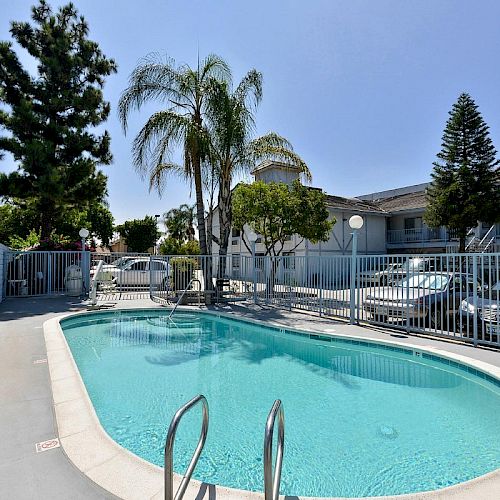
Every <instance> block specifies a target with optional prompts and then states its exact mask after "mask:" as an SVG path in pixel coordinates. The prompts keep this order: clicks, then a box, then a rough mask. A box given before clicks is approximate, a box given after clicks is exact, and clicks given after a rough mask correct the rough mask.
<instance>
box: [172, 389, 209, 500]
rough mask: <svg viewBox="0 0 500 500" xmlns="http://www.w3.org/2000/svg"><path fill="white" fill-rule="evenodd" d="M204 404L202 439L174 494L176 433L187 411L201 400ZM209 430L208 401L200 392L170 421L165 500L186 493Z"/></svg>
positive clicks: (175, 498)
mask: <svg viewBox="0 0 500 500" xmlns="http://www.w3.org/2000/svg"><path fill="white" fill-rule="evenodd" d="M200 401H201V402H202V404H203V422H202V424H201V433H200V439H199V441H198V445H197V446H196V450H195V451H194V454H193V458H192V459H191V462H189V466H188V468H187V469H186V472H185V473H184V476H183V478H182V481H181V484H180V485H179V488H178V489H177V492H176V493H175V496H174V457H173V455H174V441H175V433H176V432H177V427H178V426H179V422H180V421H181V419H182V417H183V416H184V414H185V413H186V412H188V411H189V410H190V409H191V408H193V407H194V406H196V405H197V404H198V403H199V402H200ZM207 432H208V403H207V400H206V398H205V396H203V394H200V395H198V396H196V397H194V398H193V399H192V400H191V401H189V402H188V403H186V404H185V405H184V406H182V407H181V408H179V409H178V410H177V412H176V413H175V415H174V418H172V422H170V427H169V428H168V433H167V439H166V440H165V479H164V481H165V500H180V499H181V498H182V497H183V496H184V493H185V492H186V488H187V486H188V484H189V481H190V480H191V476H192V475H193V471H194V469H195V467H196V464H197V463H198V459H199V458H200V454H201V452H202V450H203V446H204V445H205V441H206V439H207Z"/></svg>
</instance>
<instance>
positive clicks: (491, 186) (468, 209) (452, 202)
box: [424, 93, 500, 252]
mask: <svg viewBox="0 0 500 500" xmlns="http://www.w3.org/2000/svg"><path fill="white" fill-rule="evenodd" d="M449 114H450V117H449V119H448V121H447V123H446V128H445V130H444V133H443V142H442V149H441V151H440V152H439V153H438V155H437V158H438V159H437V161H436V162H434V171H433V173H432V174H431V176H432V183H431V185H430V187H429V188H428V189H427V198H428V205H427V210H426V213H425V217H424V218H425V221H426V223H427V224H428V225H429V226H430V227H439V226H445V227H446V228H448V229H449V230H455V231H456V233H457V234H458V237H459V240H460V245H459V251H460V252H464V251H465V239H466V236H467V232H468V230H469V229H470V228H472V227H475V226H476V225H477V224H478V221H483V222H488V223H494V222H497V221H499V220H500V189H499V181H500V176H499V170H498V165H499V163H500V161H499V160H498V159H497V158H496V150H495V148H494V146H493V143H492V141H491V138H490V137H489V133H488V129H489V127H488V125H486V123H485V122H484V120H483V118H482V116H481V114H480V112H479V111H478V107H477V105H476V103H475V102H474V100H473V99H472V98H471V96H470V95H469V94H466V93H463V94H461V95H460V97H459V98H458V100H457V102H456V103H455V104H454V105H453V108H452V110H451V111H450V113H449Z"/></svg>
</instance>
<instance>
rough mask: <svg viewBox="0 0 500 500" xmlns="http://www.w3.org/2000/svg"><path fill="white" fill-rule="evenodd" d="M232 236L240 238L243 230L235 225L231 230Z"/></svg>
mask: <svg viewBox="0 0 500 500" xmlns="http://www.w3.org/2000/svg"><path fill="white" fill-rule="evenodd" d="M231 236H232V237H233V238H239V237H240V236H241V231H240V230H239V229H235V228H234V227H233V229H232V231H231Z"/></svg>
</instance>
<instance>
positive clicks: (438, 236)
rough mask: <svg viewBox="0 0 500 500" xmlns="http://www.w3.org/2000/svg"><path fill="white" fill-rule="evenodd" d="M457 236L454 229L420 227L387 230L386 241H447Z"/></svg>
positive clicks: (390, 242)
mask: <svg viewBox="0 0 500 500" xmlns="http://www.w3.org/2000/svg"><path fill="white" fill-rule="evenodd" d="M456 238H457V234H456V231H448V230H447V229H446V228H444V227H440V228H437V229H432V228H430V227H422V228H420V229H397V230H388V231H387V243H388V244H390V245H398V244H399V245H402V244H405V243H430V242H447V241H452V240H454V239H456Z"/></svg>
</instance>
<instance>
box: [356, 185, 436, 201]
mask: <svg viewBox="0 0 500 500" xmlns="http://www.w3.org/2000/svg"><path fill="white" fill-rule="evenodd" d="M429 185H430V182H424V183H422V184H413V185H412V186H403V187H399V188H394V189H388V190H386V191H378V192H376V193H369V194H363V195H360V196H356V198H359V199H360V200H365V201H374V200H378V201H380V200H382V199H386V198H394V197H396V196H400V195H402V194H410V193H418V192H421V191H425V189H426V188H427V187H429Z"/></svg>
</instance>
